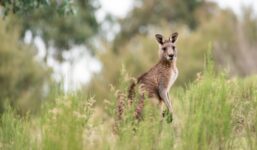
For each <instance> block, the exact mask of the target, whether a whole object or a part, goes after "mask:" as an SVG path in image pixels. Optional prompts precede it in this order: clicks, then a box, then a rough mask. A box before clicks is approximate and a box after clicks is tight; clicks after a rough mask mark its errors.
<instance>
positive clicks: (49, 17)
mask: <svg viewBox="0 0 257 150" xmlns="http://www.w3.org/2000/svg"><path fill="white" fill-rule="evenodd" d="M11 2H12V3H11V4H13V5H14V4H15V3H14V2H13V1H11ZM58 2H59V1H57V0H50V2H48V3H49V4H48V3H47V4H45V0H29V1H21V3H22V4H20V5H19V8H20V9H21V11H19V13H16V14H15V16H16V17H17V18H15V23H18V24H21V27H22V30H21V32H22V34H21V38H23V37H24V34H25V32H26V31H28V30H30V31H32V33H33V36H34V37H35V36H40V37H41V38H42V39H43V40H44V42H45V44H46V47H47V55H46V56H45V61H46V60H47V57H48V54H49V48H53V49H54V50H55V51H54V57H55V58H56V59H57V60H59V61H62V60H63V59H64V58H63V56H62V53H63V52H64V51H68V50H70V49H71V48H72V47H73V46H75V45H86V47H87V49H88V50H91V52H92V51H93V48H92V45H93V44H91V41H90V40H91V39H92V38H93V37H94V36H95V35H96V34H97V33H98V30H99V25H98V22H97V20H96V16H95V11H96V10H97V8H99V4H98V2H97V1H95V0H76V1H74V3H72V5H71V4H70V3H69V2H70V1H69V0H64V1H61V2H63V3H61V4H59V3H58ZM34 3H37V4H38V6H37V7H36V8H34V9H29V11H25V10H27V9H28V8H30V5H32V4H34ZM11 4H10V5H11ZM40 4H42V5H40ZM43 4H44V5H43ZM13 7H14V6H13ZM5 8H8V7H7V6H6V7H5ZM73 8H74V9H73ZM22 10H24V11H22ZM69 12H72V14H69ZM8 17H9V16H8ZM17 19H18V20H19V22H17V21H16V20H17Z"/></svg>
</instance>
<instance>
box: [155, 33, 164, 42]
mask: <svg viewBox="0 0 257 150" xmlns="http://www.w3.org/2000/svg"><path fill="white" fill-rule="evenodd" d="M155 38H156V40H157V42H158V43H159V44H161V45H162V44H163V36H162V35H161V34H155Z"/></svg>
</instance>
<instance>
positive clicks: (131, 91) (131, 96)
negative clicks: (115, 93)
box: [128, 81, 137, 104]
mask: <svg viewBox="0 0 257 150" xmlns="http://www.w3.org/2000/svg"><path fill="white" fill-rule="evenodd" d="M136 85H137V81H133V82H132V83H131V85H130V86H129V89H128V101H129V104H132V101H133V99H134V97H135V95H136V91H135V87H136Z"/></svg>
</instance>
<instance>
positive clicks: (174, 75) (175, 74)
mask: <svg viewBox="0 0 257 150" xmlns="http://www.w3.org/2000/svg"><path fill="white" fill-rule="evenodd" d="M177 77H178V69H177V68H176V69H173V70H172V72H171V75H170V80H169V84H168V91H169V90H170V87H171V86H172V85H173V84H174V82H175V81H176V79H177Z"/></svg>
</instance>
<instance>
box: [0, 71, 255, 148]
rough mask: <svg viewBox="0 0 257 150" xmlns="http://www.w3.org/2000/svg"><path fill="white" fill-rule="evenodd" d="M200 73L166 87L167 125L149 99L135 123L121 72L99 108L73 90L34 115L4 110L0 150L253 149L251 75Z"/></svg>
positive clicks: (253, 110) (0, 120)
mask: <svg viewBox="0 0 257 150" xmlns="http://www.w3.org/2000/svg"><path fill="white" fill-rule="evenodd" d="M206 68H207V69H206V70H205V71H204V72H203V74H202V75H199V76H198V78H197V79H196V80H195V81H194V82H193V83H191V84H190V85H188V86H187V88H186V89H183V88H176V89H171V93H170V96H171V99H172V101H173V105H174V114H173V115H174V120H173V122H172V123H168V122H166V121H165V120H162V118H161V116H160V111H159V108H158V107H156V106H155V105H152V103H151V102H150V101H149V100H145V107H144V108H143V119H142V120H141V121H138V120H136V119H135V117H134V112H135V109H136V107H137V103H138V98H136V99H135V101H134V103H133V105H132V106H130V107H128V103H127V98H126V92H127V87H128V84H129V80H128V76H127V74H126V72H125V70H123V71H122V75H121V78H120V79H119V82H120V85H119V86H118V87H114V86H111V88H110V89H111V90H110V92H112V93H113V96H112V97H109V98H107V99H105V100H103V103H104V108H100V107H98V106H96V105H95V104H94V98H90V97H85V96H83V94H80V93H79V92H78V93H69V94H62V93H59V94H53V96H52V99H54V102H53V103H46V104H44V106H43V107H42V109H41V113H39V114H38V115H37V116H32V117H31V116H28V117H19V116H17V115H16V113H15V111H14V110H11V108H8V111H6V112H4V113H3V114H2V115H1V118H0V149H7V150H8V149H10V150H13V149H14V150H15V149H17V150H21V149H25V150H26V149H43V150H52V149H54V150H58V149H59V150H65V149H67V150H70V149H73V150H76V149H128V150H130V149H179V150H180V149H183V150H188V149H207V150H210V149H231V150H234V149H247V150H248V149H252V150H255V149H257V131H256V127H257V117H256V116H257V77H248V78H246V79H240V78H233V79H230V78H229V77H228V76H227V75H226V74H225V73H214V71H212V68H213V67H211V66H209V67H206ZM106 90H109V89H106ZM119 96H120V97H121V98H122V100H123V107H124V112H123V116H122V119H120V120H118V119H117V116H116V115H117V105H118V103H117V97H119Z"/></svg>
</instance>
